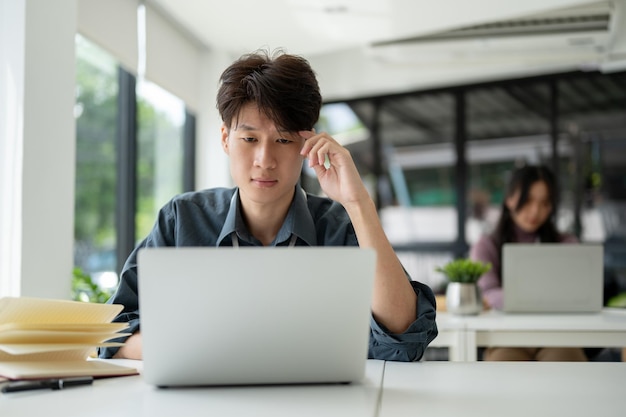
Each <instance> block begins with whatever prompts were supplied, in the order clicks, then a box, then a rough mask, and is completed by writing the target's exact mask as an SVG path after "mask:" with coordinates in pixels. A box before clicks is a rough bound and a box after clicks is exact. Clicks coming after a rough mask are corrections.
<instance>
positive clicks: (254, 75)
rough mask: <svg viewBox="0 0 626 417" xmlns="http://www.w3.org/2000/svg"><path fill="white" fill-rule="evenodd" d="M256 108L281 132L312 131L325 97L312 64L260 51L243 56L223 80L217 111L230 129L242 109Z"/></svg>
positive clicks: (225, 73) (218, 95) (292, 56)
mask: <svg viewBox="0 0 626 417" xmlns="http://www.w3.org/2000/svg"><path fill="white" fill-rule="evenodd" d="M249 103H254V104H256V105H257V107H258V108H259V110H260V111H261V112H262V113H263V114H265V116H267V117H268V118H269V119H270V120H272V121H273V122H274V124H275V125H276V126H277V128H279V129H284V130H287V131H289V132H297V131H299V130H311V129H312V128H313V126H314V125H315V123H316V122H317V120H318V118H319V114H320V108H321V106H322V96H321V94H320V89H319V85H318V83H317V78H316V76H315V72H314V71H313V69H312V68H311V66H310V64H309V62H308V61H307V60H306V59H304V58H302V57H300V56H297V55H290V54H286V53H283V52H282V51H280V50H279V51H276V52H275V53H273V54H271V55H270V53H269V52H268V51H265V50H259V51H256V52H254V53H251V54H246V55H243V56H242V57H241V58H239V59H238V60H237V61H235V62H234V63H233V64H231V65H230V66H229V67H228V68H226V70H224V72H223V73H222V75H221V77H220V86H219V90H218V93H217V109H218V110H219V112H220V116H221V117H222V121H224V123H225V124H226V126H227V127H228V128H230V127H231V126H232V123H233V121H235V122H236V120H237V117H238V116H239V112H240V111H241V108H242V107H243V106H244V105H246V104H249Z"/></svg>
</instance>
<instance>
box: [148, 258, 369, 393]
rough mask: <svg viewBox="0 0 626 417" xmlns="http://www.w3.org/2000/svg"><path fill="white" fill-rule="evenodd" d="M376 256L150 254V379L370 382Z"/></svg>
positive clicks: (165, 382) (161, 382) (168, 382)
mask: <svg viewBox="0 0 626 417" xmlns="http://www.w3.org/2000/svg"><path fill="white" fill-rule="evenodd" d="M375 255H376V254H375V252H374V251H373V250H369V249H360V248H358V247H292V248H287V247H285V248H280V247H279V248H277V247H272V248H266V247H242V248H239V249H234V248H215V247H210V248H209V247H203V248H197V247H194V248H172V247H167V248H147V249H143V250H141V251H140V252H139V254H138V280H139V284H138V285H139V302H140V310H141V333H142V341H143V357H144V368H143V372H142V374H143V375H144V378H145V380H146V381H147V382H148V383H150V384H153V385H157V386H181V385H189V386H193V385H238V384H289V383H335V382H342V383H343V382H353V381H357V380H360V379H362V378H363V376H364V372H365V364H366V360H367V349H368V338H369V320H370V306H371V299H372V290H373V281H374V270H375Z"/></svg>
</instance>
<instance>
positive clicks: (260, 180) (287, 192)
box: [222, 103, 304, 204]
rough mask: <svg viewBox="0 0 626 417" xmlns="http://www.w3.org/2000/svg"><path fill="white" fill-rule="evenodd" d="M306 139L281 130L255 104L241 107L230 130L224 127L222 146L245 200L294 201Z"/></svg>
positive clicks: (263, 202)
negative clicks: (302, 150) (301, 152)
mask: <svg viewBox="0 0 626 417" xmlns="http://www.w3.org/2000/svg"><path fill="white" fill-rule="evenodd" d="M303 144H304V139H303V138H302V137H300V136H299V135H298V133H297V132H286V131H280V130H278V129H277V127H276V126H275V125H274V123H273V122H272V121H271V120H270V119H268V118H267V117H266V116H265V115H264V114H263V113H261V112H259V110H258V108H257V106H256V105H255V104H253V103H251V104H247V105H245V106H244V107H242V109H241V112H240V113H239V117H238V118H237V119H235V120H233V123H232V126H230V129H228V128H227V126H225V125H223V126H222V147H223V149H224V152H226V154H227V155H228V156H229V157H230V173H231V175H232V177H233V180H234V181H235V184H236V185H237V186H238V187H239V188H240V196H241V199H242V202H243V203H244V204H246V203H247V202H248V201H251V202H255V203H258V204H266V203H281V202H291V199H292V197H293V192H294V186H295V185H296V183H297V182H298V180H299V178H300V172H301V169H302V161H303V159H304V158H303V157H302V156H301V155H300V150H301V149H302V146H303Z"/></svg>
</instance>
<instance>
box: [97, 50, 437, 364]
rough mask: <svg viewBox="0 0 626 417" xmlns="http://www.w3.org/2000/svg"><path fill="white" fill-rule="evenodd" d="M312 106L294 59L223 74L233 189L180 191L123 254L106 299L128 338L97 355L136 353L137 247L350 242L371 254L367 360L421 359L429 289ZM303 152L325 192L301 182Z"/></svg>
mask: <svg viewBox="0 0 626 417" xmlns="http://www.w3.org/2000/svg"><path fill="white" fill-rule="evenodd" d="M321 105H322V98H321V94H320V91H319V86H318V83H317V79H316V76H315V73H314V72H313V70H312V69H311V67H310V65H309V63H308V62H307V61H306V60H305V59H303V58H301V57H298V56H294V55H289V54H283V53H277V54H275V55H274V56H270V55H269V54H268V53H267V52H257V53H254V54H249V55H244V56H243V57H241V58H240V59H238V60H237V61H235V62H234V63H233V64H232V65H231V66H229V67H228V68H227V69H226V70H225V71H224V72H223V74H222V76H221V77H220V88H219V91H218V96H217V107H218V110H219V112H220V115H221V117H222V120H223V124H222V127H221V141H222V148H223V149H224V152H226V154H227V155H228V156H229V158H230V170H231V175H232V177H233V180H234V182H235V184H236V188H233V189H226V188H216V189H210V190H204V191H199V192H193V193H186V194H182V195H180V196H176V197H174V199H172V200H171V201H170V202H169V203H168V204H167V205H165V206H164V207H163V208H162V209H161V212H160V213H159V218H158V220H157V222H156V223H155V226H154V228H153V230H152V231H151V232H150V234H149V235H148V236H147V237H146V238H145V239H144V241H143V242H142V243H140V244H139V245H138V247H137V248H135V250H134V251H133V253H132V254H131V255H130V257H129V258H128V260H127V261H126V264H125V266H124V269H123V271H122V275H121V281H120V285H119V288H118V290H117V292H116V293H115V295H114V296H113V297H112V299H111V300H110V302H113V303H117V304H122V305H124V310H123V312H122V313H121V314H120V315H119V316H118V317H117V318H116V319H115V321H122V322H129V324H130V330H131V331H132V333H133V335H132V336H131V337H129V338H128V339H127V341H126V343H125V345H124V346H123V347H122V348H120V349H119V350H117V349H111V348H106V349H102V350H101V352H100V356H101V357H105V358H107V357H115V358H131V359H140V358H141V332H140V330H139V308H138V295H137V263H136V255H137V251H138V250H139V249H140V248H143V247H150V246H356V245H358V246H360V247H363V248H373V249H374V250H375V251H376V254H377V264H376V274H375V279H374V292H373V299H372V319H371V333H370V346H369V357H370V358H375V359H385V360H398V361H414V360H418V359H420V358H421V356H422V355H423V353H424V350H425V349H426V347H427V345H428V343H430V341H432V340H433V339H434V338H435V336H436V335H437V327H436V324H435V300H434V296H433V293H432V291H431V290H430V288H428V287H427V286H425V285H423V284H421V283H418V282H415V281H411V280H410V279H409V277H408V276H407V274H406V272H405V271H404V268H403V267H402V265H401V264H400V262H399V260H398V258H397V256H396V254H395V252H394V251H393V248H392V247H391V245H390V243H389V241H388V239H387V237H386V236H385V233H384V231H383V228H382V226H381V223H380V220H379V218H378V213H377V211H376V207H375V205H374V203H373V201H372V199H371V197H370V196H369V194H368V192H367V189H366V188H365V186H364V185H363V182H362V181H361V178H360V176H359V173H358V172H357V169H356V166H355V164H354V161H353V160H352V158H351V156H350V153H349V152H348V150H347V149H345V148H344V147H342V146H341V145H340V144H339V143H337V142H336V141H335V140H334V139H333V138H332V137H331V136H329V135H328V134H326V133H317V132H315V130H314V129H313V126H314V124H315V123H316V122H317V120H318V118H319V112H320V108H321ZM305 159H308V164H309V166H310V167H311V168H312V169H313V170H314V171H315V173H316V175H317V178H318V180H319V183H320V186H321V188H322V190H323V191H324V192H325V193H326V195H327V196H328V198H321V197H317V196H313V195H307V194H306V193H304V191H303V190H302V189H301V188H300V186H299V184H298V181H299V178H300V173H301V170H302V164H303V162H304V160H305ZM302 267H303V268H318V267H320V265H302ZM176 285H182V286H184V282H177V283H176ZM192 290H193V289H192Z"/></svg>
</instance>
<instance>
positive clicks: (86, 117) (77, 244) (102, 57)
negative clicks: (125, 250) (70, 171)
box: [74, 35, 118, 288]
mask: <svg viewBox="0 0 626 417" xmlns="http://www.w3.org/2000/svg"><path fill="white" fill-rule="evenodd" d="M117 95H118V84H117V62H116V61H115V60H114V59H113V58H112V57H111V56H110V55H108V54H107V53H106V52H104V51H103V50H102V49H100V48H99V47H97V46H96V45H94V44H93V43H91V42H89V41H88V40H87V39H85V38H84V37H82V36H80V35H78V36H77V37H76V104H75V117H76V189H75V220H74V264H75V265H76V266H77V267H80V268H81V269H82V270H83V271H84V272H86V273H87V274H90V275H91V276H92V279H93V280H94V281H95V283H97V284H99V285H101V286H103V287H109V288H110V287H112V286H114V285H115V284H117V276H116V275H115V273H114V272H112V271H115V265H116V258H115V244H116V229H115V206H116V194H115V186H116V181H117V178H116V148H115V146H116V145H115V142H116V136H115V135H116V132H115V129H116V118H117Z"/></svg>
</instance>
